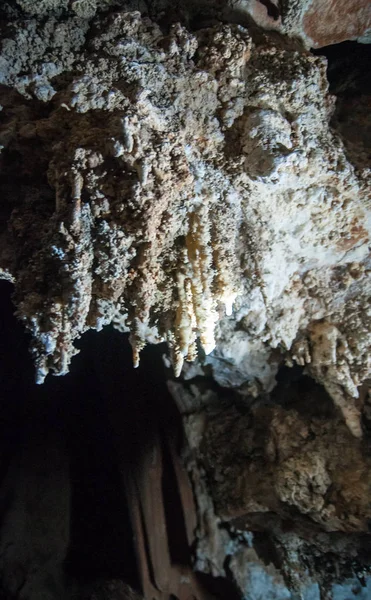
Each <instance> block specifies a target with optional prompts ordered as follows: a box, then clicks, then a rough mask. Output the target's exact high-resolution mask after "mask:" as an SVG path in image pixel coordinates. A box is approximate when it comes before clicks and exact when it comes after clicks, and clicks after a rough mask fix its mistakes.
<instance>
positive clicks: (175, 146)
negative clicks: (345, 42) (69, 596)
mask: <svg viewBox="0 0 371 600" xmlns="http://www.w3.org/2000/svg"><path fill="white" fill-rule="evenodd" d="M122 4H123V3H120V2H109V1H108V0H107V2H105V3H97V2H93V1H91V2H82V1H76V2H69V3H63V2H62V3H56V2H54V1H52V2H47V1H45V2H42V3H38V4H37V5H35V3H34V2H31V1H26V0H18V1H17V2H12V3H9V4H6V5H4V6H3V7H1V9H0V14H1V17H2V18H3V19H4V20H3V21H2V25H1V27H2V39H1V44H2V50H1V58H0V77H1V86H2V87H1V89H0V103H1V113H0V115H1V123H0V144H1V157H0V158H1V179H0V187H1V194H2V203H1V208H0V224H1V231H0V268H1V275H2V277H4V278H6V279H8V280H10V281H12V282H13V283H14V286H15V293H14V303H15V305H16V308H17V315H18V317H19V318H20V319H21V320H22V322H23V323H24V324H25V326H26V328H27V329H28V331H29V332H30V333H31V334H32V340H31V349H32V354H33V358H34V362H35V365H36V369H37V378H38V382H40V383H41V382H43V380H44V379H45V377H46V376H47V374H48V373H49V372H51V373H53V374H56V375H63V374H65V373H67V372H68V369H69V366H70V362H71V359H72V357H73V356H74V355H75V354H76V353H77V349H76V347H75V343H76V341H77V340H78V339H79V338H80V337H81V336H82V335H83V334H84V332H86V331H87V330H89V329H96V330H101V329H102V328H103V327H104V326H105V325H108V324H113V325H114V326H115V327H116V328H117V329H119V330H120V331H123V332H130V341H131V345H132V347H133V355H134V364H135V365H137V364H138V362H139V356H140V351H141V350H142V349H143V347H144V345H145V344H146V343H148V342H150V343H157V342H160V341H166V342H167V344H168V348H169V357H170V363H171V364H172V368H173V372H174V374H175V375H176V376H179V375H182V383H179V382H175V381H172V382H171V383H170V389H171V392H172V394H173V397H174V398H175V399H176V400H177V403H178V406H179V410H180V412H181V413H182V416H183V424H184V428H185V432H186V439H187V451H186V453H185V456H184V462H185V464H186V465H187V467H188V470H189V473H190V478H191V482H192V491H193V495H194V498H195V500H196V503H197V507H196V512H197V519H198V521H197V527H196V529H195V531H192V532H191V533H189V532H188V533H189V540H188V542H189V547H192V550H193V558H194V564H193V567H194V570H195V571H197V572H200V573H203V574H205V575H206V576H211V577H213V578H216V579H217V580H219V578H220V579H221V580H225V579H227V580H228V581H229V582H232V584H233V586H235V588H236V590H237V592H236V593H237V596H243V597H244V598H246V599H247V600H258V599H259V598H261V597H262V594H263V597H264V598H272V599H274V598H275V599H284V598H287V599H289V598H291V599H292V600H294V599H295V600H296V598H305V600H313V599H314V600H317V599H319V597H320V594H321V600H323V599H326V600H327V598H328V599H330V598H339V599H340V598H341V597H342V594H343V592H344V590H345V592H344V593H348V592H349V595H350V594H351V593H354V594H356V593H357V594H359V597H362V596H361V593H363V592H364V590H367V586H369V583H368V582H367V579H366V576H367V572H368V571H367V560H366V558H365V556H366V557H369V547H368V546H369V538H368V530H369V523H370V518H371V514H370V506H369V498H370V488H371V480H370V466H371V465H370V458H369V457H370V453H369V430H370V423H371V417H370V414H371V409H370V406H371V402H370V397H369V390H368V386H369V378H370V370H371V358H370V357H371V355H370V346H371V313H370V297H371V285H370V273H371V269H370V259H369V243H370V242H369V236H370V231H371V220H370V201H371V186H370V168H369V140H368V136H367V132H368V129H369V112H368V107H369V98H367V96H363V95H362V96H357V95H356V96H355V97H349V96H346V95H344V96H340V100H339V102H338V103H337V105H336V106H335V98H334V96H333V95H331V94H330V93H329V91H328V83H327V78H326V61H325V59H324V58H323V57H320V56H313V55H312V54H311V53H309V52H307V51H305V50H303V48H302V46H301V44H300V43H297V42H295V41H293V40H290V39H285V38H283V37H282V36H281V35H279V34H278V33H277V31H286V32H287V33H289V34H290V35H291V36H293V37H295V36H299V37H302V34H301V33H300V31H301V30H300V27H301V25H300V27H299V26H298V25H297V23H298V21H297V15H298V14H299V13H300V15H302V12H300V10H301V8H300V10H299V8H298V6H299V5H291V8H290V10H289V11H288V10H287V6H284V7H283V8H284V12H283V18H282V19H281V17H280V15H279V11H278V6H276V5H275V4H271V3H267V4H264V10H265V9H266V11H267V14H268V17H269V19H268V20H267V21H264V19H265V17H264V13H263V9H262V6H263V5H259V6H258V5H257V4H256V3H252V2H251V3H250V4H249V7H248V11H247V12H246V11H245V13H244V10H245V8H246V7H244V6H243V5H242V3H238V4H234V11H232V12H231V6H230V5H228V6H227V7H226V4H225V3H224V2H219V3H214V4H215V6H214V7H213V9H212V10H211V3H210V2H205V4H204V5H202V7H203V6H205V7H206V6H207V5H208V6H209V8H210V10H209V12H207V11H206V13H207V14H206V13H205V15H206V16H205V22H202V21H201V22H198V23H197V24H196V23H195V22H194V19H193V23H192V18H193V17H195V15H197V14H198V13H197V10H196V5H197V3H193V4H192V11H193V12H192V11H191V12H190V14H188V16H186V15H185V14H184V13H186V12H187V11H186V10H185V11H184V13H183V16H182V11H181V9H180V7H179V5H176V6H175V8H174V13H171V11H170V14H167V8H168V5H167V4H166V2H160V1H159V2H156V3H152V4H151V7H150V9H151V10H149V8H148V5H147V4H146V5H144V4H143V6H142V5H141V4H139V3H135V2H133V3H131V5H130V8H131V9H133V8H138V9H140V10H142V12H145V10H148V12H150V13H151V15H152V17H155V16H156V13H158V14H157V16H158V19H156V20H155V19H154V18H153V19H150V18H148V17H144V16H142V15H141V13H140V12H135V11H134V12H133V11H131V12H124V11H122V10H121V11H120V10H119V11H118V12H115V13H112V14H108V15H104V16H102V15H99V10H100V9H102V10H103V9H107V8H109V7H114V8H116V9H117V8H120V5H121V8H122ZM125 6H126V8H127V7H128V6H129V5H128V4H125ZM226 8H228V10H229V12H228V11H227V12H223V11H225V9H226ZM200 10H201V9H200ZM218 11H219V12H218ZM285 11H286V12H285ZM290 11H291V12H290ZM295 11H296V12H295ZM298 11H299V12H298ZM219 13H220V14H224V16H225V15H227V14H229V15H230V17H231V19H230V20H231V22H232V24H225V23H221V22H215V20H214V21H213V19H211V17H212V16H214V17H215V16H217V15H218V14H219ZM248 14H252V15H253V16H254V18H255V20H256V21H257V22H259V23H261V24H262V25H264V26H265V27H267V28H270V29H276V30H277V31H276V32H272V33H269V34H267V33H263V32H262V31H259V30H258V29H257V28H256V26H254V25H251V24H249V22H248V20H247V19H246V18H245V17H246V15H248ZM308 14H310V13H308ZM285 15H286V16H285ZM178 16H179V17H182V19H181V20H182V21H183V23H185V22H187V23H188V27H186V26H185V25H184V24H179V23H174V21H176V20H177V17H178ZM9 17H10V18H11V20H10V21H8V22H7V21H6V18H8V19H9ZM191 17H192V18H191ZM94 18H95V20H93V19H94ZM303 18H304V17H303ZM210 19H211V22H210ZM308 19H309V17H308ZM157 21H158V22H157ZM268 21H269V22H270V23H268ZM241 23H243V24H244V26H242V25H241ZM309 26H310V22H309V25H308V22H307V27H309ZM308 31H309V29H308ZM327 31H328V32H329V29H327ZM313 35H314V34H313ZM337 35H338V34H337ZM339 35H340V34H339ZM341 35H343V33H342V34H341ZM344 35H348V33H346V34H344ZM352 35H353V34H352ZM354 35H355V36H358V35H359V32H357V33H355V34H354ZM326 39H327V38H326ZM322 41H323V40H322ZM306 43H307V45H308V46H309V45H316V44H317V42H316V43H315V40H313V39H311V41H310V42H308V39H307V41H306ZM320 43H321V42H318V44H317V45H320ZM326 43H327V42H326ZM349 106H350V110H349ZM360 124H361V125H360ZM355 129H356V131H355ZM361 132H362V133H361ZM123 343H125V342H124V338H123ZM170 363H169V364H170ZM283 365H286V367H287V368H288V367H292V368H293V371H292V372H293V373H295V370H297V369H299V371H300V372H301V374H302V371H303V372H304V373H305V377H306V379H304V382H305V385H307V387H308V390H309V391H308V394H307V393H306V390H305V389H303V388H300V387H299V388H298V389H295V386H294V389H295V393H294V394H293V397H291V396H290V394H291V392H290V390H291V388H290V386H288V388H287V389H284V390H283V391H282V388H280V387H279V386H278V388H276V389H275V386H276V383H277V377H279V373H280V372H281V370H282V366H283ZM280 368H281V370H280V371H279V369H280ZM288 370H289V369H288ZM308 376H310V377H311V379H310V378H309V377H308ZM201 378H202V379H201ZM200 380H201V381H202V383H201V384H200ZM313 380H315V381H316V382H317V383H316V384H314V382H313ZM218 386H219V387H218ZM227 388H230V389H232V391H229V392H228V391H226V390H227ZM161 448H162V446H161V444H160V442H158V444H157V446H155V450H156V456H157V458H158V457H159V456H160V455H161V451H162V450H161ZM151 457H152V455H151V454H149V455H145V453H144V454H143V457H142V458H143V461H142V463H141V465H140V468H138V473H135V474H134V476H133V480H134V484H135V485H136V486H137V487H136V488H135V489H136V490H137V491H138V490H139V491H138V496H139V499H137V498H136V496H135V494H132V498H133V510H134V509H135V508H136V509H137V510H139V509H138V507H139V508H140V510H139V512H138V514H139V517H138V514H137V530H136V531H139V532H140V531H141V532H142V534H143V529H145V530H146V531H147V538H148V532H156V533H155V534H154V535H152V536H150V537H149V541H148V539H147V541H146V542H144V543H143V548H144V549H143V548H142V555H143V556H144V555H145V554H146V552H147V557H146V560H147V562H150V561H151V560H152V563H153V564H155V566H156V569H155V571H156V572H155V573H154V574H153V573H152V575H151V576H153V578H154V580H155V581H154V582H153V581H151V582H150V583H151V585H154V584H155V583H156V577H160V576H161V575H162V577H163V579H166V577H167V575H168V571H167V570H166V565H167V564H170V560H169V561H164V556H165V553H167V552H168V550H167V549H165V550H164V547H165V546H166V544H165V546H164V547H163V546H162V545H161V543H160V542H159V541H158V540H159V539H160V538H161V539H162V537H161V536H162V534H163V530H164V526H163V524H164V522H165V517H164V506H163V502H162V500H161V499H160V500H159V503H158V506H157V507H156V511H157V512H156V514H157V515H160V516H161V519H162V520H161V519H151V516H152V514H153V511H154V502H152V497H157V498H160V496H161V494H160V493H159V492H158V490H159V489H160V486H161V485H162V484H161V482H162V471H161V469H162V467H163V464H162V462H161V459H159V458H158V461H159V462H158V464H157V465H156V469H157V470H156V469H155V468H154V464H155V461H154V460H153V457H152V458H151ZM174 464H175V465H176V464H177V463H176V462H174ZM151 465H152V466H151ZM32 468H33V467H32ZM32 468H30V469H29V470H30V472H32ZM173 468H174V469H175V466H174V465H173ZM149 474H150V476H149ZM27 476H29V477H31V475H29V474H28V475H27ZM21 481H22V479H21ZM33 485H34V483H33ZM184 485H185V488H186V484H184ZM179 487H180V488H181V485H180V484H179ZM153 489H155V490H157V492H156V493H153ZM161 489H162V488H161ZM148 490H149V491H148ZM54 493H55V489H54V488H53V490H52V494H54ZM187 493H188V492H187ZM45 497H46V498H47V497H48V495H47V493H46V494H45ZM19 498H20V499H18V500H17V501H16V503H15V510H16V515H18V512H21V511H22V509H19V506H22V503H23V496H22V494H21V493H20V495H19ZM53 498H54V496H53ZM63 498H64V496H63V494H61V495H60V498H59V500H60V501H61V502H62V501H63ZM151 502H152V503H151ZM63 510H64V513H67V512H68V508H65V509H63ZM140 511H142V512H140ZM61 512H63V511H61ZM65 516H66V514H65ZM7 518H8V517H7ZM7 518H6V520H5V535H3V542H2V543H3V544H4V546H3V547H2V548H1V551H2V555H1V560H0V564H4V565H5V571H6V573H5V575H4V574H3V578H4V579H5V580H6V581H5V583H6V588H7V590H11V593H12V594H13V595H15V596H16V597H17V594H18V596H19V595H20V594H19V591H20V590H22V581H24V579H22V577H23V574H22V573H21V574H20V575H18V574H17V575H16V576H15V582H16V583H15V587H14V586H13V581H12V580H10V581H9V580H7V579H6V578H7V577H9V573H10V572H12V569H13V566H12V565H13V563H17V557H18V556H20V555H22V561H21V562H22V566H23V564H24V563H26V565H27V576H26V581H27V582H30V583H27V585H30V586H31V588H30V589H28V588H27V590H26V591H25V595H24V600H26V599H27V598H30V599H31V598H33V597H35V598H36V597H38V598H39V597H40V596H39V595H38V594H40V588H41V589H43V586H44V583H43V582H42V583H40V580H39V579H37V578H38V577H39V575H40V573H39V572H38V568H39V563H40V561H39V562H38V563H37V568H35V567H34V565H33V562H32V560H33V559H32V558H29V554H28V553H27V552H28V549H27V552H26V553H25V555H23V554H22V552H23V549H22V552H20V551H19V550H18V546H17V545H16V548H15V549H14V548H13V547H12V544H11V542H9V538H8V537H7V523H8V521H7ZM185 519H186V517H185ZM152 521H155V524H154V525H152ZM9 523H10V525H9V531H10V534H9V535H10V536H11V535H12V532H13V531H14V529H17V527H19V526H22V527H23V523H21V525H19V523H17V524H16V526H15V525H14V523H13V521H12V513H10V516H9ZM152 527H153V529H152ZM17 531H18V529H17ZM158 531H160V534H161V535H160V534H159V536H157V532H158ZM161 532H162V533H161ZM58 536H59V537H61V538H62V539H63V536H60V534H58V535H57V536H56V537H58ZM192 536H193V537H192ZM143 537H145V535H144V534H143ZM31 538H32V536H31ZM43 539H44V538H43ZM35 540H36V541H35V544H36V545H35V548H33V547H32V548H31V551H30V554H32V553H34V554H36V555H37V556H38V554H39V545H38V540H37V536H35ZM146 544H147V550H146V548H145V546H146ZM41 545H42V544H41ZM159 548H160V550H159ZM63 549H64V546H63V548H62V550H61V553H60V556H59V554H58V552H59V548H57V549H56V550H55V551H53V553H52V554H53V561H55V560H56V561H57V563H56V565H57V566H55V564H54V562H53V563H52V565H51V566H50V571H51V572H52V575H51V577H52V578H53V577H54V575H55V569H57V570H58V569H59V576H60V564H61V561H62V559H61V556H62V555H63ZM13 552H15V555H13ZM41 554H42V552H41ZM166 556H167V554H166ZM167 558H168V557H167ZM37 560H39V558H38V559H37ZM40 560H41V563H42V561H43V556H41V559H40ZM47 560H49V555H48V556H47ZM143 560H144V559H143ZM153 561H155V563H154V562H153ZM326 561H327V562H326ZM153 564H152V567H153ZM9 565H10V567H9ZM147 567H148V569H147V570H148V572H150V571H151V568H150V566H149V565H147ZM169 568H170V567H169ZM188 568H189V567H188ZM13 570H14V569H13ZM45 570H49V567H47V568H46V569H45ZM329 572H333V573H332V575H331V577H329ZM29 573H31V576H29ZM184 573H185V574H184ZM184 573H183V576H182V577H183V578H184V581H183V580H182V577H181V578H180V580H179V570H176V569H175V575H174V578H175V579H176V581H177V584H178V585H179V589H181V587H182V584H184V582H185V583H186V584H187V585H188V584H190V583H192V585H193V581H192V577H191V576H190V575H189V570H188V571H184ZM147 575H148V574H147ZM355 575H356V576H357V577H358V580H359V581H358V583H357V581H356V582H355V581H354V576H355ZM34 576H35V577H36V579H37V584H35V586H36V588H35V589H36V590H37V591H36V592H34V591H33V588H32V585H33V583H32V582H33V577H34ZM43 576H44V571H43V573H42V576H41V575H40V577H43ZM10 577H11V576H10ZM344 577H348V578H349V581H348V583H349V586H348V583H347V584H346V587H345V588H344V587H343V588H339V589H338V588H336V585H337V581H338V580H339V578H344ZM148 578H149V579H150V578H151V577H150V576H149V575H148ZM352 578H353V579H352ZM57 579H58V578H57ZM160 579H161V577H160ZM45 585H46V584H45ZM109 585H111V587H112V586H113V587H114V586H116V588H117V589H116V590H115V593H116V592H117V594H118V595H119V594H121V596H122V595H123V594H124V593H126V592H127V588H125V590H124V589H123V587H122V584H121V583H117V585H116V584H114V583H113V582H112V583H111V584H108V583H107V582H105V583H104V584H102V586H101V589H99V590H98V589H97V590H96V591H91V590H90V591H91V594H93V596H92V599H94V600H95V599H97V598H98V597H100V596H99V594H100V595H102V594H103V595H104V594H106V593H108V594H109V593H110V590H109V589H108V588H109ZM187 585H185V586H183V588H184V587H185V588H187ZM195 585H196V584H195ZM12 586H13V587H14V590H13V587H12ZM347 586H348V587H349V590H348V587H347ZM352 586H353V588H352ZM362 586H363V588H364V589H362ZM124 587H125V586H124ZM154 587H156V586H155V585H154ZM159 587H160V588H161V586H159ZM201 588H202V586H201ZM197 589H198V588H197ZM352 589H353V591H352ZM368 589H369V588H368ZM262 590H263V592H262ZM111 591H112V590H111ZM157 592H159V594H158V596H156V597H158V598H162V597H163V595H161V592H162V591H161V589H160V591H159V590H158V589H157V591H156V594H157ZM43 593H44V589H43ZM112 593H113V591H112ZM130 593H131V592H130ZM182 593H184V594H185V593H188V591H187V590H186V591H184V589H183V591H182ZM366 593H367V592H366ZM61 594H62V592H61ZM61 594H59V592H56V597H59V596H61ZM94 594H95V596H94ZM205 597H209V596H205ZM200 598H201V595H200ZM200 598H197V600H200Z"/></svg>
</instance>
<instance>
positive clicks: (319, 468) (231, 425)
mask: <svg viewBox="0 0 371 600" xmlns="http://www.w3.org/2000/svg"><path fill="white" fill-rule="evenodd" d="M169 385H170V390H171V392H172V395H173V397H174V398H175V399H176V402H177V404H178V406H179V409H180V411H181V412H182V414H183V422H184V427H185V433H186V439H187V442H188V445H187V451H186V453H185V456H184V459H185V463H186V465H187V466H188V470H189V474H190V477H191V479H192V483H193V488H194V493H195V498H196V503H197V514H198V527H197V529H196V543H195V544H194V549H195V550H194V551H195V568H197V570H199V571H202V572H205V573H209V574H212V575H213V576H214V577H216V576H219V577H229V578H231V579H232V580H233V581H234V582H235V584H236V585H237V587H238V588H239V590H240V593H241V595H242V596H243V598H246V599H248V600H258V599H259V598H272V600H273V599H274V600H281V599H283V598H304V599H305V600H313V599H315V600H319V598H325V599H326V600H334V599H335V598H339V599H340V598H343V597H346V598H353V593H354V596H355V597H356V596H357V594H360V595H361V597H363V596H362V594H363V595H364V597H367V593H368V591H367V590H368V589H369V586H370V583H371V582H370V580H369V535H368V527H369V522H370V521H369V502H368V498H369V489H370V481H369V469H370V466H369V451H368V445H367V444H366V445H365V444H364V443H363V442H360V440H358V439H356V438H355V437H354V436H352V435H351V433H350V432H349V430H348V429H347V428H346V426H345V425H344V423H341V421H340V420H339V417H338V416H337V415H336V411H335V410H334V407H333V406H332V402H331V400H330V398H329V397H328V396H327V395H326V394H325V393H324V392H323V390H321V388H320V386H318V385H317V384H313V382H312V383H311V382H310V380H309V379H307V381H305V379H304V380H303V379H302V378H299V379H298V380H297V382H296V383H295V382H294V383H293V382H291V383H290V382H286V383H281V384H279V386H278V388H277V389H276V391H275V392H274V393H273V394H271V395H270V397H269V398H268V397H267V396H266V397H260V398H258V399H257V400H255V401H254V400H253V399H252V398H251V397H250V398H246V397H244V396H241V394H236V393H230V392H227V391H226V390H220V389H219V390H215V389H212V387H208V386H207V382H205V381H203V382H201V380H200V379H199V378H198V379H194V380H192V379H191V380H189V382H188V383H187V384H186V385H184V384H180V383H178V382H175V381H173V382H170V384H169ZM340 573H341V574H342V577H344V576H345V577H349V582H347V583H345V585H344V587H342V586H341V585H338V583H337V578H338V576H339V574H340ZM352 590H353V591H352ZM346 594H348V595H346Z"/></svg>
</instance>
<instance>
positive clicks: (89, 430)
mask: <svg viewBox="0 0 371 600" xmlns="http://www.w3.org/2000/svg"><path fill="white" fill-rule="evenodd" d="M12 291H13V286H12V284H10V283H8V282H4V281H2V282H0V298H1V317H0V319H1V320H0V331H1V333H0V335H1V340H2V343H1V350H0V393H1V400H0V401H1V411H0V419H1V420H0V428H1V431H0V433H1V455H2V460H1V464H0V476H1V482H4V481H5V479H6V477H7V473H8V471H9V469H11V466H12V463H14V461H17V457H18V455H19V453H20V452H21V453H22V448H23V447H26V448H28V450H27V452H28V453H30V450H29V449H30V448H31V453H32V452H33V450H32V449H33V448H35V447H36V448H37V452H36V456H38V455H39V453H40V452H41V453H42V454H50V463H49V466H48V467H46V468H47V469H48V468H50V469H53V463H52V459H53V448H51V447H50V445H51V446H53V445H54V442H55V440H56V439H57V440H58V444H59V445H60V444H61V445H62V446H63V448H64V449H65V450H66V453H67V455H68V465H69V478H70V486H71V490H70V494H71V500H70V517H69V518H70V525H69V541H68V550H67V553H66V558H65V562H64V568H65V572H66V575H67V577H72V578H78V579H80V580H83V581H84V582H86V583H89V582H92V581H93V580H98V579H101V578H111V579H112V578H119V579H122V580H123V581H125V582H126V583H128V584H129V585H131V586H132V587H133V588H134V589H138V590H139V589H140V587H141V584H140V581H139V576H138V566H137V559H136V555H135V549H134V545H133V530H132V526H131V520H130V515H129V508H128V502H127V494H126V493H125V489H124V488H125V483H124V482H125V472H124V471H125V470H126V469H127V470H130V469H131V468H133V465H134V464H135V460H136V458H135V457H136V456H139V455H140V454H141V453H142V452H143V447H144V446H145V445H146V444H147V445H150V443H151V439H152V438H153V436H154V435H155V428H156V426H157V424H158V423H159V420H161V418H162V419H163V423H162V425H164V426H165V422H166V425H167V426H168V427H169V423H170V421H169V419H170V420H171V419H172V417H171V410H170V412H168V411H166V406H165V405H166V404H167V403H168V404H169V399H170V395H169V393H168V390H167V388H166V383H165V375H164V367H163V363H162V353H163V350H164V349H163V347H161V346H160V347H156V346H151V347H148V348H146V349H145V350H144V351H143V353H142V362H141V365H140V367H139V369H136V370H134V369H133V367H132V357H131V348H130V345H129V343H128V340H127V336H125V335H123V334H121V333H119V332H117V331H115V330H113V329H112V328H107V329H105V330H104V331H102V332H100V333H99V334H98V333H97V332H94V331H90V332H88V333H87V334H86V335H84V336H83V337H82V338H81V340H80V341H79V343H78V346H79V349H80V350H81V352H80V353H79V354H78V355H77V356H76V357H75V358H74V359H73V361H72V364H71V369H70V373H69V374H68V375H66V376H64V377H53V376H49V377H47V379H46V381H45V383H44V384H43V385H41V386H39V385H36V383H35V381H34V367H33V364H32V359H31V356H30V354H29V352H28V342H29V338H28V335H27V334H26V333H25V331H24V329H23V327H22V325H21V324H20V323H19V322H18V321H17V319H16V317H15V316H14V306H13V304H12V301H11V294H12ZM144 372H145V377H144V376H143V373H144ZM161 415H162V417H161ZM115 423H116V424H117V427H116V426H115ZM163 486H165V487H166V488H168V489H171V488H174V486H173V482H172V477H171V474H170V475H167V476H166V478H165V477H164V478H163ZM171 493H172V494H173V495H174V494H176V491H175V490H174V489H173V491H172V492H171ZM170 506H171V507H173V508H172V510H175V513H174V518H177V513H176V511H177V508H176V506H177V505H176V502H171V503H170V504H169V506H167V507H165V508H166V511H167V512H169V511H170ZM174 507H175V508H174ZM1 508H2V512H3V510H4V507H3V506H2V507H1ZM168 518H169V519H172V518H173V516H172V515H170V516H169V517H168ZM176 547H177V548H178V553H179V551H181V550H180V549H181V548H182V547H183V548H184V544H183V546H182V541H181V542H180V544H179V545H177V546H176ZM177 558H179V557H177ZM181 558H182V559H184V551H183V557H181Z"/></svg>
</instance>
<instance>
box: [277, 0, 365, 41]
mask: <svg viewBox="0 0 371 600" xmlns="http://www.w3.org/2000/svg"><path fill="white" fill-rule="evenodd" d="M286 7H287V9H286V10H287V12H286V15H285V17H284V19H283V23H284V30H285V32H287V33H289V34H290V35H297V36H298V37H300V38H302V39H303V41H304V43H305V44H306V45H307V46H308V47H312V48H319V47H321V46H329V45H330V44H339V43H340V42H344V41H345V40H357V39H358V40H359V41H361V42H365V43H366V42H368V43H369V42H370V41H371V6H370V3H369V2H368V1H367V0H356V1H346V2H337V1H336V0H331V1H329V2H321V0H309V1H308V0H300V1H299V2H298V1H295V0H294V1H292V2H290V1H289V2H286Z"/></svg>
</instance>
